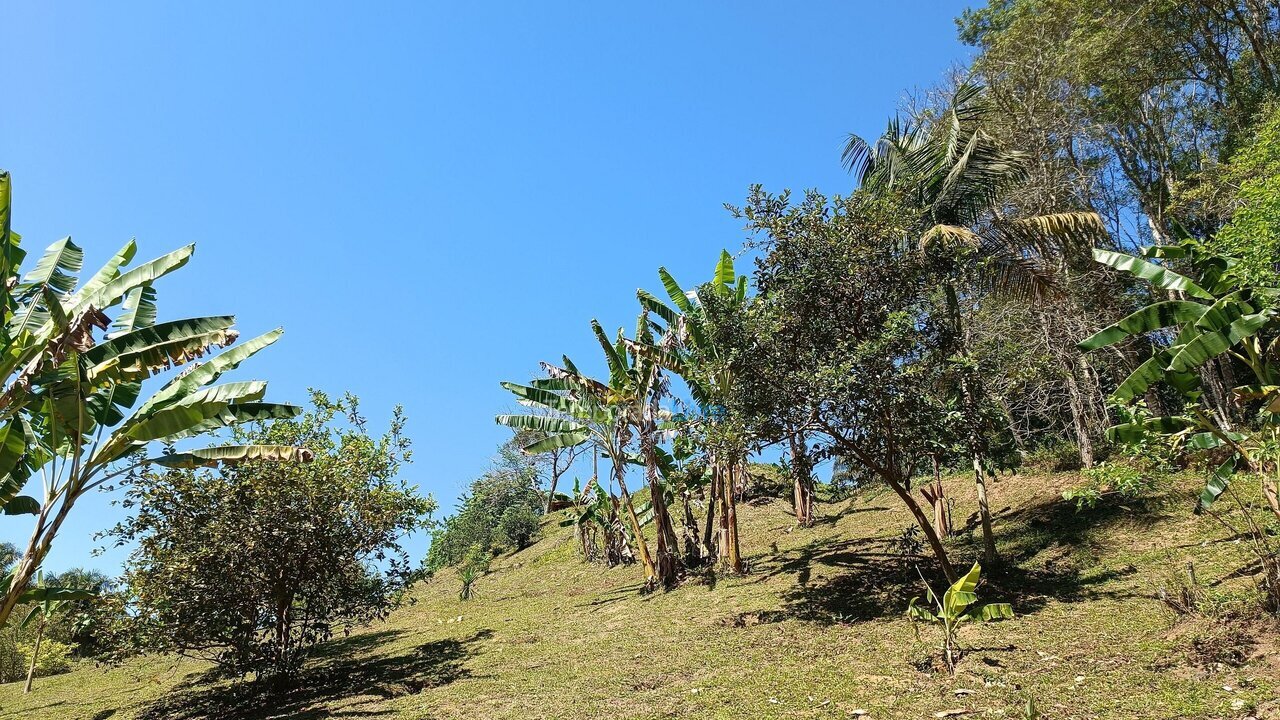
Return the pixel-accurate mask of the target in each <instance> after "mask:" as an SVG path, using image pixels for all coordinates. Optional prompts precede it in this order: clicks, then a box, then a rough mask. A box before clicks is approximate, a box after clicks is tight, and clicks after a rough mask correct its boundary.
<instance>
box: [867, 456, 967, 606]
mask: <svg viewBox="0 0 1280 720" xmlns="http://www.w3.org/2000/svg"><path fill="white" fill-rule="evenodd" d="M884 479H885V482H887V483H889V487H891V488H893V491H894V492H895V493H897V494H898V497H899V498H901V499H902V502H904V503H906V505H907V509H908V510H910V511H911V514H912V516H914V517H915V519H916V524H917V525H919V526H920V530H921V531H922V532H923V533H924V537H925V540H927V541H928V542H929V547H930V548H932V549H933V556H934V557H936V558H937V559H938V564H939V565H940V566H942V573H943V574H944V575H946V576H947V583H948V584H954V583H955V581H956V580H959V579H960V578H959V576H957V575H956V571H955V568H954V567H952V566H951V560H950V558H948V557H947V549H946V548H945V547H943V546H942V540H941V539H939V538H938V533H937V532H936V531H935V530H934V528H933V523H931V522H929V518H928V517H926V516H925V514H924V510H922V509H920V503H918V502H916V499H915V497H913V496H912V495H911V491H910V490H908V489H907V488H906V486H904V485H903V484H902V483H901V482H898V480H896V479H894V478H889V477H886V478H884Z"/></svg>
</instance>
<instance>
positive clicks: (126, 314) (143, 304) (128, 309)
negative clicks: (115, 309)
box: [107, 284, 156, 338]
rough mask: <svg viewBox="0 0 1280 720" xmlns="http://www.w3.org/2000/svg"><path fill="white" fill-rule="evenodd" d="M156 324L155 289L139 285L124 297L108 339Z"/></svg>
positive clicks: (148, 285) (151, 286)
mask: <svg viewBox="0 0 1280 720" xmlns="http://www.w3.org/2000/svg"><path fill="white" fill-rule="evenodd" d="M155 324H156V289H155V286H154V285H151V284H146V285H140V286H138V287H136V288H134V289H132V290H130V291H129V292H128V293H125V296H124V305H123V306H122V308H121V311H120V314H119V315H117V316H116V321H115V322H114V323H112V324H111V332H109V333H107V337H108V338H115V337H118V336H120V335H125V334H127V333H131V332H133V331H134V330H137V329H139V328H144V327H150V326H152V325H155Z"/></svg>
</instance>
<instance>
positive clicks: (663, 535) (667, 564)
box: [640, 424, 680, 588]
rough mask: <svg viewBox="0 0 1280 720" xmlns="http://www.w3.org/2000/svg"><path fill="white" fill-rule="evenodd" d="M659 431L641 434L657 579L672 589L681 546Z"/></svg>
mask: <svg viewBox="0 0 1280 720" xmlns="http://www.w3.org/2000/svg"><path fill="white" fill-rule="evenodd" d="M656 433H657V428H656V427H654V426H652V425H651V424H650V425H648V426H646V427H645V428H644V430H643V431H642V432H641V435H640V446H641V453H642V454H643V455H644V464H645V474H646V475H648V479H649V504H650V505H651V506H652V507H653V526H654V529H655V530H656V531H657V532H656V535H657V551H658V553H657V554H658V557H657V562H656V564H655V565H656V570H657V575H656V576H655V578H654V579H655V580H656V581H657V582H658V584H660V585H662V587H663V588H672V587H674V586H675V584H676V582H678V581H679V579H680V557H679V554H678V549H679V543H678V542H677V540H676V532H675V529H674V528H673V527H672V524H671V513H670V511H669V509H668V507H667V494H666V488H664V487H663V485H662V477H661V475H660V474H659V472H658V455H657V451H656V449H655V447H654V435H655V434H656Z"/></svg>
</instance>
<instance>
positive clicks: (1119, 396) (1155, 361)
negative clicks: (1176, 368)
mask: <svg viewBox="0 0 1280 720" xmlns="http://www.w3.org/2000/svg"><path fill="white" fill-rule="evenodd" d="M1169 359H1170V357H1169V353H1168V352H1167V351H1161V352H1158V353H1156V354H1155V355H1152V356H1151V357H1150V358H1148V359H1147V360H1146V361H1145V362H1143V363H1142V364H1141V365H1139V366H1138V367H1137V368H1135V369H1134V371H1133V372H1132V373H1130V374H1129V377H1127V378H1125V380H1124V382H1122V383H1120V386H1119V387H1117V388H1116V390H1115V392H1114V393H1112V394H1111V395H1112V397H1114V398H1115V399H1116V401H1117V402H1121V403H1126V402H1129V401H1130V400H1132V399H1134V398H1135V397H1137V396H1139V395H1141V394H1143V393H1145V392H1146V391H1147V388H1149V387H1151V386H1152V385H1154V384H1155V383H1157V382H1159V381H1160V379H1161V378H1162V377H1164V375H1165V372H1164V369H1165V367H1166V366H1167V365H1168V363H1169Z"/></svg>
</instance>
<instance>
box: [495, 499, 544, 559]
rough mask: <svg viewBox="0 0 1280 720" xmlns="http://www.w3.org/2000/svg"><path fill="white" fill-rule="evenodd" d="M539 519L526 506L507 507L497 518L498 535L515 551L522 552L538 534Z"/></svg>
mask: <svg viewBox="0 0 1280 720" xmlns="http://www.w3.org/2000/svg"><path fill="white" fill-rule="evenodd" d="M539 517H540V516H539V515H538V513H537V511H535V510H534V509H533V508H531V507H529V506H528V505H520V506H515V507H509V508H507V509H506V510H504V511H503V513H502V517H500V518H498V533H499V534H500V535H501V536H502V537H503V538H505V539H506V541H507V542H508V543H510V544H511V545H512V546H513V547H514V548H515V549H517V550H523V549H525V548H527V547H529V543H531V542H533V537H534V536H535V535H537V534H538V525H539Z"/></svg>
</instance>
